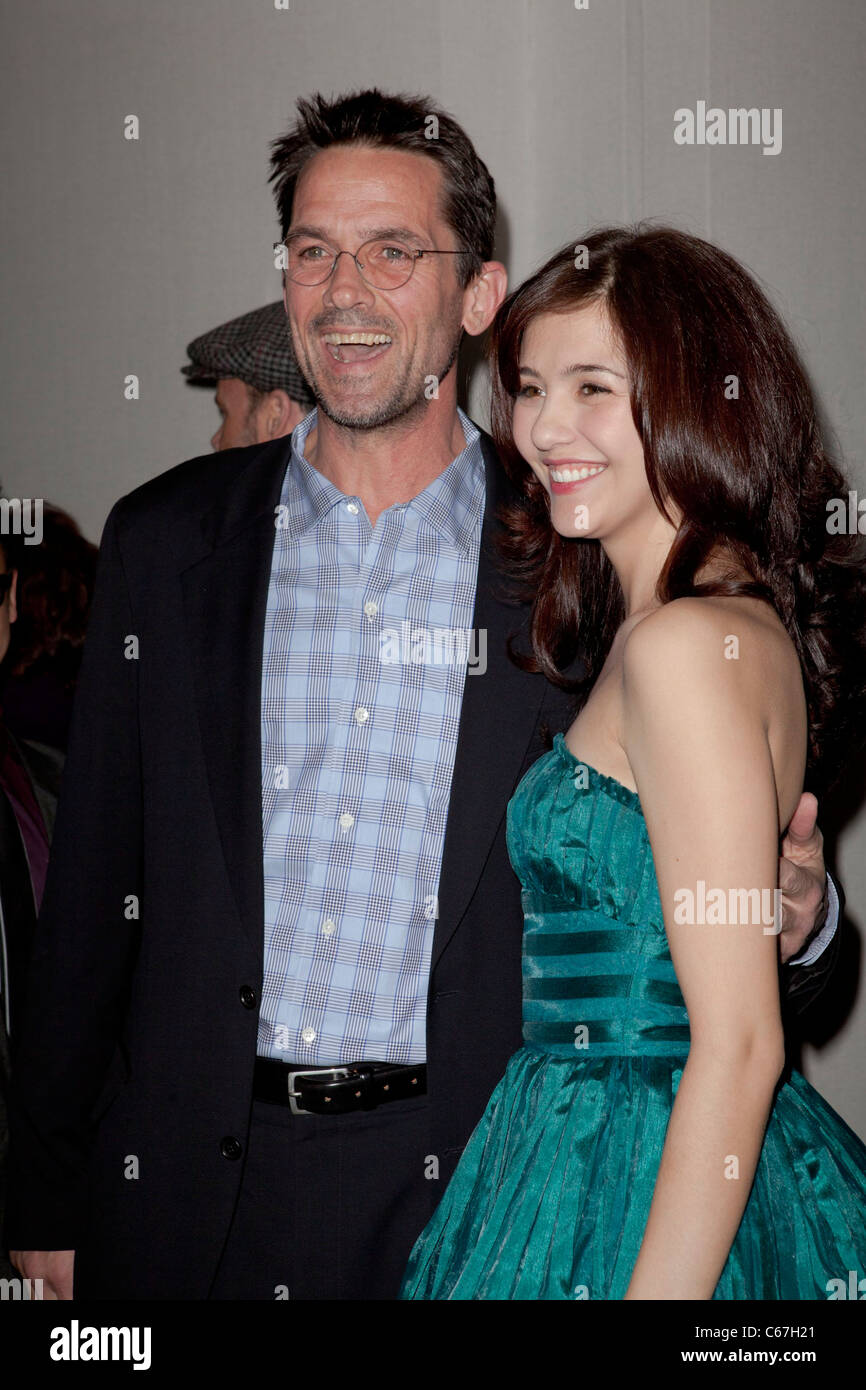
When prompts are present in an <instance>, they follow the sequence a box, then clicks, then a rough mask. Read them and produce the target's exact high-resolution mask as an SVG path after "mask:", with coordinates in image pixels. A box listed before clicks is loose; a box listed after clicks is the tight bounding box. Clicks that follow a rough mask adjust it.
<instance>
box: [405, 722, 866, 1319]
mask: <svg viewBox="0 0 866 1390" xmlns="http://www.w3.org/2000/svg"><path fill="white" fill-rule="evenodd" d="M507 834H508V850H509V854H510V856H511V862H512V864H513V865H514V869H515V871H516V872H517V874H518V876H519V878H520V880H521V883H522V884H523V906H524V911H525V916H526V924H525V930H524V945H523V1019H524V1023H523V1036H524V1039H525V1042H524V1045H523V1047H521V1048H520V1050H519V1051H518V1052H516V1053H514V1055H513V1056H512V1057H511V1058H510V1060H509V1062H508V1065H507V1068H506V1071H505V1075H504V1076H503V1077H502V1080H501V1081H500V1082H499V1084H498V1085H497V1087H496V1089H495V1091H494V1092H493V1095H492V1096H491V1098H490V1101H489V1103H488V1105H487V1109H486V1110H485V1112H484V1114H483V1116H482V1117H481V1119H480V1121H479V1122H478V1125H477V1126H476V1128H475V1130H474V1131H473V1133H472V1136H471V1138H470V1140H469V1143H468V1144H467V1146H466V1149H465V1150H464V1152H463V1155H462V1157H461V1159H460V1162H459V1163H458V1165H457V1168H456V1170H455V1172H454V1175H453V1177H452V1179H451V1181H450V1183H449V1184H448V1187H447V1188H446V1190H445V1192H444V1194H443V1197H442V1200H441V1202H440V1203H439V1206H438V1207H437V1209H436V1211H435V1213H434V1215H433V1217H432V1218H431V1220H430V1221H429V1223H428V1224H427V1226H426V1227H425V1229H424V1231H423V1232H422V1233H421V1235H420V1236H419V1238H418V1240H417V1241H416V1243H415V1246H414V1249H413V1251H412V1254H411V1256H410V1259H409V1264H408V1267H407V1270H406V1274H405V1276H404V1279H403V1285H402V1288H401V1291H400V1297H401V1298H403V1299H484V1298H492V1299H512V1298H515V1299H562V1298H567V1299H579V1298H593V1299H621V1298H622V1297H623V1295H624V1294H625V1291H626V1289H627V1287H628V1283H629V1279H630V1277H631V1273H632V1269H633V1268H634V1264H635V1261H636V1259H637V1255H638V1251H639V1249H640V1244H641V1240H642V1238H643V1232H644V1227H645V1225H646V1220H647V1216H648V1214H649V1208H650V1202H651V1200H652V1195H653V1188H654V1186H655V1180H656V1175H657V1172H658V1167H659V1162H660V1160H661V1154H662V1146H663V1144H664V1139H665V1130H666V1128H667V1124H668V1120H669V1119H670V1114H671V1107H672V1105H673V1101H674V1097H675V1095H676V1091H677V1086H678V1084H679V1080H680V1077H681V1076H682V1068H683V1065H684V1063H685V1059H686V1056H687V1053H688V1050H689V1026H688V1018H687V1015H686V1009H685V1004H684V1002H683V997H682V994H681V993H680V990H679V987H678V985H677V980H676V975H675V973H674V968H673V965H672V963H671V958H670V953H669V951H668V946H667V939H666V935H665V929H664V921H663V918H662V911H661V904H660V902H659V895H658V886H657V883H656V876H655V869H654V866H653V859H652V852H651V849H650V843H649V836H648V834H647V829H646V823H645V821H644V818H643V815H642V813H641V809H640V802H639V800H638V796H637V793H636V792H632V791H630V790H629V789H628V788H627V787H624V786H623V785H622V784H621V783H620V782H617V781H615V780H614V779H613V778H611V777H606V776H604V775H603V774H602V773H599V772H596V771H595V770H594V769H592V768H587V766H586V764H584V763H579V762H578V760H577V759H576V758H575V757H574V755H573V754H572V753H571V752H570V750H569V749H568V747H567V745H566V743H565V739H564V737H563V735H562V734H558V735H557V736H556V738H555V739H554V745H553V748H552V749H551V750H550V752H548V753H546V754H544V755H543V756H542V757H541V758H539V759H538V761H537V762H536V763H534V764H533V766H532V767H531V768H530V769H529V771H528V773H527V774H526V776H525V777H524V778H523V780H522V781H521V783H520V785H519V786H518V788H517V790H516V792H515V794H514V796H513V797H512V799H511V801H510V802H509V806H508V832H507ZM850 1271H856V1274H857V1279H858V1280H859V1279H861V1278H863V1277H864V1276H866V1146H864V1145H863V1144H862V1143H861V1141H860V1140H859V1139H858V1138H857V1136H856V1135H855V1134H854V1133H853V1131H852V1130H851V1129H849V1128H848V1126H847V1125H846V1124H845V1122H844V1120H843V1119H842V1118H841V1116H839V1115H837V1114H836V1112H835V1110H833V1109H832V1108H831V1107H830V1106H829V1105H828V1104H827V1102H826V1101H825V1100H824V1099H823V1098H822V1097H821V1096H820V1095H819V1094H818V1092H817V1091H816V1090H814V1089H813V1087H812V1086H810V1085H809V1083H808V1082H807V1081H806V1080H805V1079H804V1078H803V1077H802V1076H801V1075H800V1074H799V1073H798V1072H794V1073H793V1074H792V1075H791V1079H790V1080H789V1081H787V1082H786V1083H785V1084H784V1085H782V1086H781V1087H780V1088H779V1091H778V1093H777V1097H776V1100H775V1102H774V1106H773V1110H772V1114H771V1117H770V1121H769V1124H768V1126H767V1132H766V1137H765V1139H764V1145H763V1149H762V1152H761V1157H760V1160H759V1163H758V1168H757V1172H756V1175H755V1180H754V1183H753V1186H752V1190H751V1194H750V1197H749V1201H748V1205H747V1207H746V1210H745V1212H744V1215H743V1219H742V1222H741V1224H740V1227H739V1230H738V1233H737V1236H736V1239H735V1241H734V1244H733V1246H732V1248H731V1252H730V1255H729V1256H728V1260H727V1263H726V1265H725V1267H724V1269H723V1271H722V1274H721V1277H720V1279H719V1282H718V1284H717V1286H716V1290H715V1293H714V1298H716V1299H827V1298H828V1297H829V1296H830V1291H831V1290H832V1289H834V1288H836V1287H838V1286H834V1285H832V1284H831V1283H830V1281H831V1280H840V1281H842V1283H843V1284H844V1286H845V1288H846V1291H847V1289H848V1287H849V1281H850V1273H849V1272H850ZM842 1296H843V1297H844V1296H845V1295H844V1294H843V1295H842Z"/></svg>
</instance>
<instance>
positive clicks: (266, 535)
mask: <svg viewBox="0 0 866 1390" xmlns="http://www.w3.org/2000/svg"><path fill="white" fill-rule="evenodd" d="M290 456H291V442H290V438H289V437H286V438H283V439H279V440H275V441H274V442H273V443H271V444H267V445H265V446H264V447H263V448H262V450H261V451H260V452H259V453H258V454H256V455H255V456H254V457H253V459H252V460H251V462H250V463H249V464H248V465H247V466H246V467H245V468H244V470H243V471H242V472H241V473H240V474H239V475H236V476H235V477H234V478H233V479H232V481H231V483H230V484H229V485H228V487H227V488H226V489H225V490H222V491H220V493H219V495H218V497H217V500H216V502H215V504H214V506H213V507H212V508H210V509H209V511H208V512H207V514H206V515H205V516H204V517H203V519H202V533H203V539H204V542H205V545H206V546H207V553H206V554H205V555H204V556H203V558H200V559H199V560H197V561H196V562H195V563H193V564H192V565H191V566H190V567H189V568H188V569H186V570H185V571H184V573H183V575H182V577H181V582H182V585H183V594H184V614H185V621H186V627H187V638H188V642H189V652H190V659H191V662H192V667H193V679H194V683H195V691H196V704H197V709H198V719H199V725H200V728H201V736H202V744H203V747H204V754H205V761H206V764H207V773H208V784H209V787H210V795H211V799H212V801H213V807H214V812H215V814H216V819H217V825H218V827H219V833H220V840H221V843H222V850H223V855H224V856H225V862H226V867H227V870H228V875H229V879H230V881H231V885H232V890H233V892H234V897H235V902H236V905H237V909H238V914H239V916H240V919H241V922H242V924H243V927H244V930H245V931H246V933H247V935H248V936H249V938H250V940H251V942H252V944H253V946H254V947H255V949H256V951H257V952H258V953H259V954H261V951H262V942H263V935H262V933H263V927H262V923H263V920H264V887H263V875H262V768H261V674H262V642H263V636H264V620H265V607H266V604H267V595H268V584H269V581H270V573H271V559H272V552H273V547H274V535H275V509H276V507H277V505H278V503H279V499H280V489H281V487H282V482H283V477H284V475H285V471H286V467H287V465H288V462H289V458H290Z"/></svg>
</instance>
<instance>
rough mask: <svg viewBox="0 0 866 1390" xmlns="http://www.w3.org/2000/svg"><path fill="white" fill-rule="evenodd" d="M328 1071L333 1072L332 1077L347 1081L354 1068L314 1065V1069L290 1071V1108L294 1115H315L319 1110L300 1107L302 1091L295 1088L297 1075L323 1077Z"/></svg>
mask: <svg viewBox="0 0 866 1390" xmlns="http://www.w3.org/2000/svg"><path fill="white" fill-rule="evenodd" d="M328 1073H330V1074H331V1076H332V1078H333V1080H334V1081H345V1080H346V1078H347V1077H349V1076H351V1075H352V1070H351V1068H350V1067H313V1068H312V1070H310V1071H290V1072H289V1080H288V1086H289V1109H290V1110H291V1112H292V1114H293V1115H315V1114H317V1113H318V1112H317V1111H315V1110H301V1109H300V1107H299V1106H298V1098H299V1097H300V1095H301V1092H300V1091H296V1090H294V1089H293V1087H294V1084H295V1077H296V1076H320V1077H321V1076H327V1075H328Z"/></svg>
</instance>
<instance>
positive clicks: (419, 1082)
mask: <svg viewBox="0 0 866 1390" xmlns="http://www.w3.org/2000/svg"><path fill="white" fill-rule="evenodd" d="M426 1094H427V1067H426V1065H425V1064H424V1063H421V1064H420V1065H418V1066H414V1067H404V1066H396V1065H394V1064H392V1063H391V1062H347V1063H345V1064H344V1065H342V1066H339V1067H299V1066H293V1065H292V1063H291V1062H277V1061H276V1060H274V1059H273V1058H270V1057H257V1058H256V1065H255V1071H254V1073H253V1096H254V1098H255V1099H256V1100H264V1101H268V1102H269V1103H270V1104H272V1105H287V1106H288V1107H289V1109H290V1110H291V1112H292V1114H293V1115H348V1114H351V1113H353V1112H354V1111H356V1110H375V1108H376V1106H377V1105H384V1104H385V1103H386V1102H387V1101H389V1100H408V1099H409V1098H410V1097H412V1096H423V1095H426Z"/></svg>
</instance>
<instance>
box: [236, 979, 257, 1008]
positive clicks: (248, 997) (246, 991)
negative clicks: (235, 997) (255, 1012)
mask: <svg viewBox="0 0 866 1390" xmlns="http://www.w3.org/2000/svg"><path fill="white" fill-rule="evenodd" d="M239 994H240V1000H241V1003H242V1004H243V1006H244V1008H245V1009H254V1008H255V1007H256V992H255V990H254V989H251V988H250V986H249V985H241V987H240V990H239Z"/></svg>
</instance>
